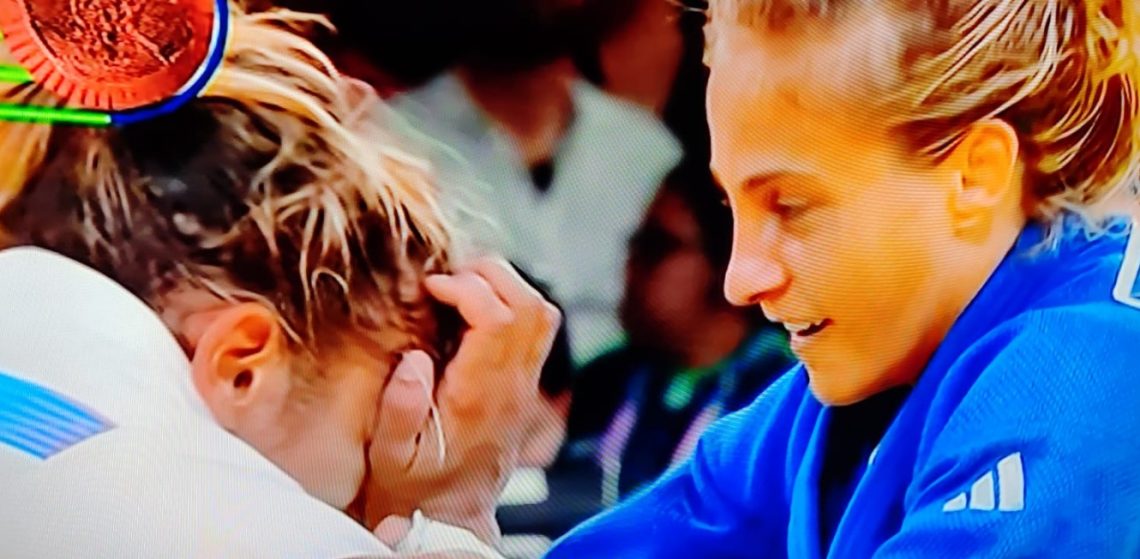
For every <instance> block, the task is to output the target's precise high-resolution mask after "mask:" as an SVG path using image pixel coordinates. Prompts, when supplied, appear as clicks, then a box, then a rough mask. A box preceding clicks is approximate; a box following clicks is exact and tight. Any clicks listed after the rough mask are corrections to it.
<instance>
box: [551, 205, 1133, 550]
mask: <svg viewBox="0 0 1140 559" xmlns="http://www.w3.org/2000/svg"><path fill="white" fill-rule="evenodd" d="M1126 232H1127V230H1126V228H1125V227H1123V226H1117V227H1115V228H1114V231H1113V234H1110V235H1105V236H1101V237H1098V238H1096V239H1095V240H1089V239H1087V238H1086V237H1085V236H1083V235H1082V234H1080V233H1077V232H1075V231H1070V232H1068V233H1067V234H1065V235H1064V236H1063V239H1062V240H1061V242H1060V243H1058V244H1057V245H1056V246H1054V247H1051V249H1050V250H1048V251H1046V252H1044V253H1031V252H1030V251H1029V249H1031V248H1032V247H1034V246H1037V245H1038V243H1039V241H1040V240H1041V238H1042V237H1041V233H1040V231H1039V230H1038V229H1037V228H1029V229H1027V230H1026V232H1025V233H1024V234H1023V235H1022V237H1021V238H1020V239H1019V241H1018V243H1017V246H1016V247H1015V248H1014V250H1013V251H1012V252H1011V254H1010V255H1009V256H1008V257H1007V258H1006V259H1005V261H1004V262H1003V263H1002V264H1001V266H1000V267H999V268H998V270H997V271H996V272H995V273H994V275H993V276H992V277H991V278H990V280H989V281H988V282H987V283H986V285H985V286H984V288H983V289H982V290H981V292H980V293H979V294H978V296H977V297H975V299H974V301H973V302H971V304H970V305H969V307H968V308H967V309H966V311H965V312H964V313H963V314H962V316H961V317H960V318H959V320H958V321H957V322H956V323H955V325H954V326H953V328H952V329H951V331H950V332H949V333H948V335H947V337H946V338H945V339H944V341H943V343H942V344H941V346H940V347H939V349H938V351H937V352H936V353H935V355H934V356H933V357H932V359H931V361H930V362H929V364H928V365H927V367H926V369H925V370H924V372H923V374H922V376H921V377H920V379H919V380H918V382H917V383H916V384H915V386H914V387H913V389H912V391H911V392H910V394H909V395H908V396H907V397H906V400H905V402H904V403H902V405H901V407H899V408H898V410H897V412H895V413H894V419H893V421H892V422H891V423H890V426H889V427H888V428H887V429H886V432H885V434H884V435H883V436H882V437H881V440H880V441H879V443H878V449H877V451H876V453H875V457H874V461H873V462H872V463H871V464H870V465H869V466H866V467H865V468H864V466H863V465H860V466H859V468H860V469H862V470H863V471H862V473H861V474H860V473H859V472H856V474H855V475H853V476H852V478H853V481H852V484H853V490H852V491H850V497H849V498H848V497H847V496H846V495H845V493H846V492H840V493H839V494H840V495H841V498H843V499H847V503H846V506H845V509H846V510H845V513H844V514H843V515H842V516H841V518H840V519H839V520H838V524H837V525H836V526H835V527H834V537H833V538H831V539H830V542H829V543H830V545H829V549H828V551H827V553H826V555H825V554H824V550H823V546H822V545H821V543H822V542H821V539H823V538H821V529H824V531H825V532H826V531H828V530H826V529H825V528H824V527H823V525H822V522H821V513H820V511H821V505H820V502H821V498H820V497H821V488H820V485H821V484H820V472H821V468H822V464H823V460H822V458H823V456H824V454H825V450H826V449H827V448H828V447H829V446H831V444H833V443H829V440H828V436H827V434H828V433H829V426H830V422H831V420H832V418H833V416H834V415H835V413H836V411H837V410H836V409H832V408H827V407H824V406H822V405H820V404H819V402H818V401H817V400H816V399H815V398H814V397H813V396H812V395H811V393H810V391H809V390H808V383H807V378H806V374H805V373H804V371H803V369H802V366H797V367H796V368H795V369H793V370H792V371H791V372H789V373H788V374H787V375H785V376H784V377H783V378H782V379H781V380H779V381H777V382H776V384H774V385H773V386H772V387H771V388H770V389H769V390H768V391H766V392H765V393H764V394H762V395H761V396H760V397H759V398H758V399H757V400H756V401H755V402H754V403H753V404H752V405H751V406H749V407H747V408H745V409H744V410H742V411H740V412H738V413H736V414H733V415H730V416H728V417H726V418H725V419H723V420H721V421H720V422H719V423H717V424H716V425H714V427H712V428H711V429H710V430H709V431H708V433H707V434H706V436H705V437H703V439H702V441H701V443H700V445H699V447H698V449H697V451H696V453H695V454H694V456H693V457H692V459H691V460H689V461H688V462H687V463H685V464H684V465H683V466H681V467H679V468H677V469H675V470H674V471H672V472H670V473H669V474H668V475H667V476H666V477H664V478H663V479H661V480H659V481H658V482H657V483H655V484H654V485H652V486H651V487H650V488H648V489H647V490H645V491H643V492H641V493H639V494H637V495H635V496H634V497H632V498H631V499H629V500H627V501H626V502H624V503H623V504H621V505H619V506H617V507H615V508H614V509H612V510H610V511H608V512H606V513H603V514H602V515H600V516H599V517H596V518H594V519H592V520H590V521H588V522H586V523H585V524H583V525H582V526H579V527H578V528H577V529H575V530H574V531H572V532H571V533H570V534H568V535H566V536H565V537H563V538H562V539H561V540H559V541H558V542H556V544H555V546H554V547H553V548H552V549H551V551H550V552H549V553H548V554H547V557H548V558H550V559H563V558H567V559H569V558H575V559H579V558H591V557H622V558H625V559H637V558H650V557H652V558H665V559H668V558H671V557H693V556H700V557H709V558H732V557H794V558H797V559H799V558H807V559H815V558H819V557H824V556H826V557H836V558H846V557H875V558H878V559H893V558H902V557H934V558H938V557H947V558H950V557H954V558H957V557H983V558H988V557H994V558H997V557H1066V558H1069V557H1089V558H1117V557H1140V467H1138V466H1137V464H1140V412H1138V411H1137V405H1138V404H1140V382H1138V381H1137V375H1136V371H1137V362H1138V359H1137V356H1138V355H1140V354H1138V352H1140V311H1137V310H1136V309H1135V308H1133V307H1131V306H1129V305H1127V304H1121V301H1118V300H1116V299H1114V297H1113V292H1114V288H1115V286H1116V285H1117V284H1118V283H1119V282H1129V281H1134V280H1135V278H1134V277H1127V274H1121V273H1120V270H1121V269H1122V262H1123V261H1124V260H1125V259H1124V255H1125V246H1126V241H1127V235H1126V234H1125V233H1126ZM1118 277H1119V278H1118ZM1011 457H1016V458H1017V459H1018V461H1019V462H1018V466H1017V473H1018V474H1020V475H1018V476H1012V475H1009V473H1008V472H1006V475H1005V476H1004V477H1002V476H1001V473H1000V472H999V473H997V474H995V471H996V470H997V468H998V465H999V463H1007V464H1008V459H1010V458H1011ZM864 464H865V463H864ZM1015 477H1016V479H1014V478H1015ZM987 480H988V481H989V482H990V483H991V484H990V485H988V486H986V485H985V484H984V483H983V482H986V481H987ZM995 480H996V481H995ZM1015 482H1021V483H1023V488H1022V489H1021V494H1022V495H1023V503H1022V505H1023V506H1022V507H1021V508H1020V510H1002V508H1001V507H1003V506H1004V505H1005V504H1006V503H1007V501H1010V500H1009V499H1007V498H1006V495H1005V493H1006V492H1007V491H1010V492H1013V491H1016V487H1015ZM987 493H988V496H989V499H988V500H989V501H990V502H988V503H987V502H986V501H987V499H985V498H983V497H984V496H986V494H987ZM968 498H969V499H970V501H969V502H970V504H969V505H965V503H966V502H967V499H968ZM995 500H996V501H997V502H995ZM955 505H958V506H957V507H955Z"/></svg>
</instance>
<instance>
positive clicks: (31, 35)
mask: <svg viewBox="0 0 1140 559" xmlns="http://www.w3.org/2000/svg"><path fill="white" fill-rule="evenodd" d="M213 25H214V1H213V0H0V31H3V33H4V42H5V43H6V45H7V47H8V50H9V51H11V53H12V55H13V56H15V57H16V61H17V62H19V63H20V64H21V65H22V66H23V67H24V68H26V69H27V70H28V71H29V72H31V74H32V76H33V77H34V78H35V80H36V82H37V83H38V84H40V85H41V86H43V87H44V88H46V89H47V90H49V91H51V92H52V93H54V94H56V95H57V96H59V97H60V98H61V99H63V100H64V101H65V102H66V103H67V104H68V105H71V106H77V107H82V108H86V109H95V110H107V111H120V110H127V109H134V108H138V107H141V106H145V105H149V104H152V103H156V102H159V101H162V100H164V99H168V98H170V97H172V96H174V95H175V94H176V93H178V91H179V90H181V89H182V88H183V87H184V86H185V85H186V84H187V83H188V82H189V81H190V80H191V78H193V77H194V74H195V73H196V72H197V71H198V69H199V67H200V66H201V65H202V64H203V62H204V61H205V59H206V57H207V56H208V55H209V51H210V42H211V39H212V36H213Z"/></svg>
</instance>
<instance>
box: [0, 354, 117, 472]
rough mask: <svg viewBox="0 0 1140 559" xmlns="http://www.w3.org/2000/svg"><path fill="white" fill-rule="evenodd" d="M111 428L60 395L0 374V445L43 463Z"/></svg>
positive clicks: (95, 415)
mask: <svg viewBox="0 0 1140 559" xmlns="http://www.w3.org/2000/svg"><path fill="white" fill-rule="evenodd" d="M111 428H112V425H111V423H110V422H109V421H107V420H105V419H103V418H101V417H99V416H98V415H97V414H95V413H94V412H92V411H90V410H88V409H85V408H84V407H83V406H81V405H80V404H78V403H76V402H74V401H73V400H71V399H69V398H67V397H66V396H64V395H62V394H59V393H56V392H54V391H52V390H50V389H48V388H45V387H43V386H40V385H37V384H33V383H31V382H28V381H26V380H21V379H18V378H15V377H13V376H9V375H6V374H4V373H0V445H5V446H8V447H11V448H14V449H16V450H18V451H20V452H23V453H26V454H29V455H31V456H33V457H35V458H39V459H41V460H46V459H48V458H50V457H52V456H54V455H56V454H58V453H60V452H62V451H64V450H67V449H68V448H71V447H73V446H75V445H77V444H79V443H81V442H83V441H85V440H87V439H89V438H91V437H94V436H95V435H98V434H100V433H103V432H106V431H107V430H109V429H111Z"/></svg>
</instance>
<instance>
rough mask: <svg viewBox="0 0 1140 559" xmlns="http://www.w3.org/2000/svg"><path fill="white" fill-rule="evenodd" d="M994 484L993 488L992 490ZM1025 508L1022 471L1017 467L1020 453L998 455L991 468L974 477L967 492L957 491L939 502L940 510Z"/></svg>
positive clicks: (1005, 509)
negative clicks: (997, 460)
mask: <svg viewBox="0 0 1140 559" xmlns="http://www.w3.org/2000/svg"><path fill="white" fill-rule="evenodd" d="M995 487H996V491H995ZM1024 508H1025V474H1024V472H1023V471H1022V468H1021V453H1020V452H1015V453H1013V454H1010V455H1009V456H1006V457H1005V458H1002V459H1001V461H1000V462H998V464H997V471H996V473H995V472H994V470H990V471H988V472H986V475H984V476H982V477H980V478H978V480H977V481H975V482H974V484H973V485H972V486H970V492H969V493H968V494H967V493H966V492H965V491H963V492H961V493H959V494H958V495H957V496H955V497H954V498H953V499H950V500H949V501H946V504H944V505H942V512H958V511H963V510H966V509H970V510H995V509H996V510H999V511H1002V512H1012V511H1019V510H1022V509H1024Z"/></svg>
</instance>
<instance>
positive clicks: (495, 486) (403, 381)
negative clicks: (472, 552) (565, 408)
mask: <svg viewBox="0 0 1140 559" xmlns="http://www.w3.org/2000/svg"><path fill="white" fill-rule="evenodd" d="M426 287H427V289H428V291H429V292H430V293H431V294H432V295H433V296H434V297H435V298H436V299H438V300H439V301H441V302H443V303H445V304H449V305H452V306H454V307H456V309H457V310H458V312H459V314H460V315H461V316H462V317H463V319H464V320H465V321H466V322H467V324H468V326H469V329H468V330H467V332H466V333H465V334H464V336H463V340H462V341H461V343H460V346H459V350H458V352H457V353H456V356H455V358H454V359H453V360H452V361H451V363H450V364H448V366H447V368H446V369H445V371H444V374H443V377H442V380H441V381H440V385H439V387H438V390H433V384H434V380H433V379H434V375H433V369H434V366H433V364H432V363H431V360H430V359H428V357H427V355H426V354H424V353H423V352H412V353H409V354H407V355H406V356H405V358H404V360H403V361H402V362H401V363H400V365H399V366H398V367H397V368H396V371H395V372H394V373H393V374H394V376H393V379H392V381H391V382H390V383H389V385H388V388H387V389H386V390H385V393H384V395H383V397H382V400H381V404H380V411H379V417H378V420H377V425H376V429H375V432H374V434H373V439H372V446H371V448H370V450H369V464H370V466H371V473H370V475H369V479H368V480H366V481H365V487H364V497H365V501H364V517H365V518H364V520H365V522H367V523H368V525H369V526H376V525H377V524H378V523H379V522H380V520H381V519H383V518H385V517H388V516H390V515H398V516H405V517H406V516H410V515H411V513H412V511H414V510H416V509H421V510H422V511H423V512H424V513H425V514H427V515H428V516H429V517H431V518H433V519H435V520H438V521H441V522H445V523H448V524H451V525H454V526H459V527H462V528H466V529H468V530H470V531H471V532H473V533H474V534H476V535H477V536H479V537H480V538H481V539H482V540H483V541H485V542H488V543H493V542H495V541H496V540H497V539H498V536H499V529H498V524H497V523H496V522H495V505H496V503H497V501H498V497H499V494H500V492H501V491H502V488H503V486H504V485H505V483H506V480H507V478H508V477H509V476H510V474H511V472H512V470H513V469H514V466H515V462H516V460H517V456H518V450H519V448H520V447H521V446H522V442H523V439H524V436H525V434H526V433H527V431H528V430H530V429H531V427H532V423H533V421H534V420H535V418H536V417H537V415H538V410H540V409H541V408H540V403H541V400H540V395H539V391H538V378H539V374H540V372H541V370H542V366H543V363H544V362H545V361H546V358H547V355H548V354H549V352H550V348H551V345H552V343H553V340H554V336H555V334H556V333H557V330H558V325H559V323H560V321H561V316H560V313H559V312H558V310H557V308H555V307H554V306H553V305H551V304H550V303H549V302H547V301H546V300H544V299H543V298H542V296H541V295H540V294H539V293H538V292H537V291H536V290H534V289H533V288H531V287H530V286H529V285H527V284H526V282H524V281H523V280H522V278H520V277H519V275H518V274H517V273H516V272H515V271H514V270H513V269H512V268H511V267H510V265H508V264H507V263H506V262H503V261H501V260H492V259H483V260H479V261H477V262H476V263H474V264H473V265H472V266H470V267H469V268H467V269H464V270H461V271H460V272H458V273H457V274H455V275H452V276H433V277H430V278H428V279H427V281H426ZM432 393H434V394H436V399H437V401H438V415H437V416H436V417H435V418H433V417H432V415H433V411H432V406H431V404H432V401H431V394H432ZM437 421H438V423H437ZM436 425H438V426H439V427H440V429H441V430H442V433H439V432H438V430H437V427H436ZM440 434H442V436H443V439H444V441H445V442H446V447H445V449H444V452H442V453H441V452H440V446H439V445H437V444H436V437H437V436H439V435H440Z"/></svg>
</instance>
